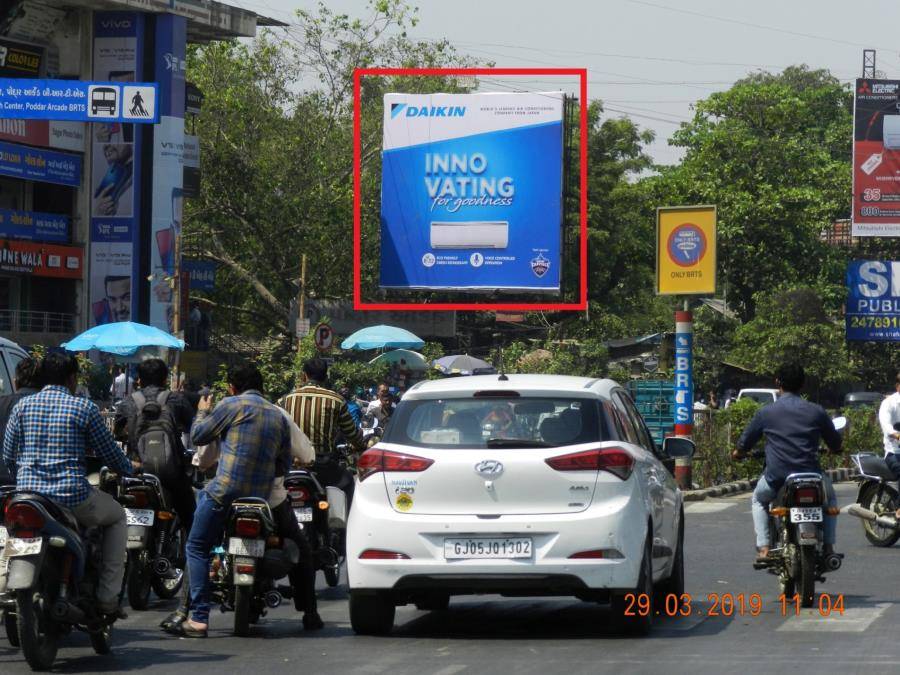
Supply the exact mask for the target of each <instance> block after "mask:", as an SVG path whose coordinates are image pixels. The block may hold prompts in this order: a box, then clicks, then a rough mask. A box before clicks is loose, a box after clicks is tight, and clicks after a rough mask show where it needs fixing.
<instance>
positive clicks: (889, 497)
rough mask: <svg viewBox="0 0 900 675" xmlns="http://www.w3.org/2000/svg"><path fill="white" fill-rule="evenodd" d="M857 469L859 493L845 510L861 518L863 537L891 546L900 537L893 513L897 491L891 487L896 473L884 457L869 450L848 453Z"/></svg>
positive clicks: (897, 504) (899, 505) (899, 501)
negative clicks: (853, 502)
mask: <svg viewBox="0 0 900 675" xmlns="http://www.w3.org/2000/svg"><path fill="white" fill-rule="evenodd" d="M851 459H852V460H853V463H854V464H856V468H857V470H858V471H859V478H858V480H859V493H858V495H857V497H856V502H857V503H856V504H851V505H850V508H849V509H847V512H848V513H849V514H850V515H851V516H856V517H857V518H859V519H861V520H862V525H863V531H864V532H865V535H866V539H868V540H869V543H871V544H872V545H874V546H879V547H888V546H893V545H894V544H896V543H897V540H898V539H900V523H898V522H897V518H896V517H895V515H894V514H895V513H896V511H897V509H898V508H900V495H898V492H897V489H896V488H895V487H894V485H896V483H897V477H896V476H895V475H894V472H893V471H891V469H890V467H888V465H887V462H885V461H884V458H883V457H879V456H878V455H875V454H872V453H860V454H858V455H851Z"/></svg>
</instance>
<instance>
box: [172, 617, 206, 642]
mask: <svg viewBox="0 0 900 675" xmlns="http://www.w3.org/2000/svg"><path fill="white" fill-rule="evenodd" d="M207 631H208V629H206V628H194V627H193V626H192V625H191V624H189V623H188V622H187V621H183V622H182V623H179V624H178V625H176V626H171V627H169V628H166V632H167V633H170V634H171V635H177V636H178V637H186V638H205V637H207Z"/></svg>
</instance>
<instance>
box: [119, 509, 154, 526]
mask: <svg viewBox="0 0 900 675" xmlns="http://www.w3.org/2000/svg"><path fill="white" fill-rule="evenodd" d="M155 517H156V513H155V512H154V511H153V509H125V522H126V524H128V525H143V526H144V527H150V526H151V525H153V519H154V518H155Z"/></svg>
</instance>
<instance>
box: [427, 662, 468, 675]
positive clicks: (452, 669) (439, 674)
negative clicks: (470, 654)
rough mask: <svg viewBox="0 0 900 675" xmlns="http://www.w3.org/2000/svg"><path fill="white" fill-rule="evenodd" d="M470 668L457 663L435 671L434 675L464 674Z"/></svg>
mask: <svg viewBox="0 0 900 675" xmlns="http://www.w3.org/2000/svg"><path fill="white" fill-rule="evenodd" d="M468 667H469V666H464V665H462V664H461V663H455V664H453V665H450V666H446V667H445V668H441V669H440V670H436V671H434V673H433V675H456V673H459V672H462V671H463V670H465V669H466V668H468Z"/></svg>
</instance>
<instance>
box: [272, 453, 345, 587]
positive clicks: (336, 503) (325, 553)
mask: <svg viewBox="0 0 900 675" xmlns="http://www.w3.org/2000/svg"><path fill="white" fill-rule="evenodd" d="M284 487H285V489H286V490H287V492H288V496H289V497H290V500H291V507H292V508H293V510H294V517H295V518H296V519H297V524H298V525H299V526H300V529H301V531H302V532H303V533H304V535H306V538H307V540H309V544H310V548H311V549H312V554H313V561H314V565H315V568H316V569H317V570H322V572H323V574H324V575H325V582H326V583H327V584H328V585H329V586H330V587H332V588H334V587H335V586H337V585H338V583H339V582H340V579H341V567H342V566H343V564H344V542H345V541H346V537H345V534H346V530H347V498H346V496H345V495H344V492H343V490H341V489H340V488H337V487H333V486H329V487H327V488H326V487H322V484H321V483H319V481H318V479H317V478H316V475H315V474H314V473H313V472H311V471H307V470H304V469H297V470H293V471H290V472H289V473H288V475H287V476H285V479H284Z"/></svg>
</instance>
